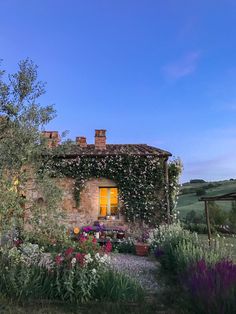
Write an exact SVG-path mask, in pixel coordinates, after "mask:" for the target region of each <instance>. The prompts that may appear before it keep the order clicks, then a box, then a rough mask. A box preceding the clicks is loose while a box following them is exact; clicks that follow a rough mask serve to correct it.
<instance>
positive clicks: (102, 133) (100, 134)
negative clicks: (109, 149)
mask: <svg viewBox="0 0 236 314" xmlns="http://www.w3.org/2000/svg"><path fill="white" fill-rule="evenodd" d="M95 149H101V150H103V149H106V130H95Z"/></svg>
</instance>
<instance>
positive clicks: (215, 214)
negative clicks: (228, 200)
mask: <svg viewBox="0 0 236 314" xmlns="http://www.w3.org/2000/svg"><path fill="white" fill-rule="evenodd" d="M209 217H210V222H211V224H213V225H224V224H225V223H226V221H227V218H228V215H227V213H226V212H225V211H224V210H222V209H221V208H220V207H219V205H217V204H216V203H215V202H213V201H211V202H209Z"/></svg>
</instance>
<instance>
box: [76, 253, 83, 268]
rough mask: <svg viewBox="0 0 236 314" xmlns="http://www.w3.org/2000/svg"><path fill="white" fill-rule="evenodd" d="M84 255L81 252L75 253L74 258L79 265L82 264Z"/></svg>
mask: <svg viewBox="0 0 236 314" xmlns="http://www.w3.org/2000/svg"><path fill="white" fill-rule="evenodd" d="M84 256H85V254H83V253H77V254H76V255H75V258H76V260H77V261H78V262H79V264H80V266H84Z"/></svg>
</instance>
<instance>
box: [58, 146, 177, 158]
mask: <svg viewBox="0 0 236 314" xmlns="http://www.w3.org/2000/svg"><path fill="white" fill-rule="evenodd" d="M90 155H91V156H114V155H143V156H148V155H156V156H160V157H163V156H166V157H167V156H171V153H169V152H167V151H165V150H162V149H160V148H156V147H153V146H148V145H147V144H106V149H103V150H101V149H95V145H93V144H88V145H87V147H83V148H81V147H80V146H79V145H76V144H71V145H70V147H69V148H67V150H66V152H65V154H64V155H63V156H64V157H67V158H70V157H76V156H90Z"/></svg>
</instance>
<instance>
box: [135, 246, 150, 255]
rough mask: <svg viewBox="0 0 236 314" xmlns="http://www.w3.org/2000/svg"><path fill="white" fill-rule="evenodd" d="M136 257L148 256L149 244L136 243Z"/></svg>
mask: <svg viewBox="0 0 236 314" xmlns="http://www.w3.org/2000/svg"><path fill="white" fill-rule="evenodd" d="M135 250H136V255H138V256H147V255H148V253H149V244H147V243H136V244H135Z"/></svg>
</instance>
